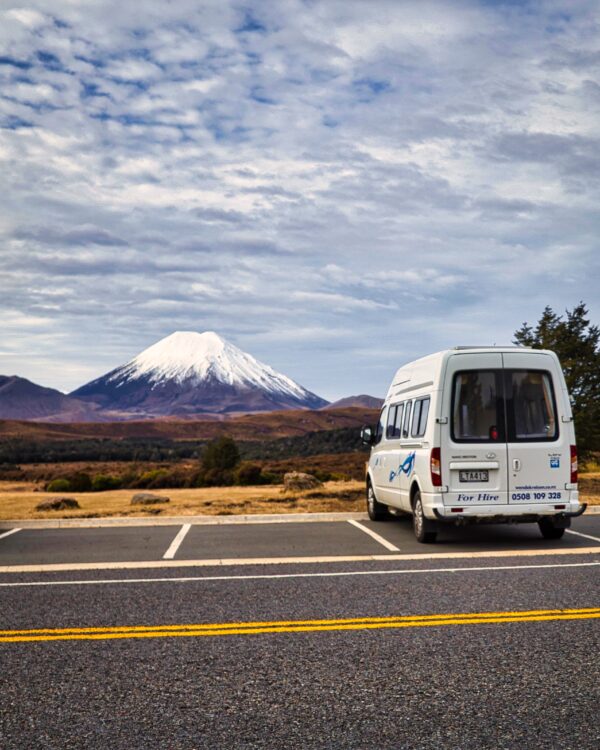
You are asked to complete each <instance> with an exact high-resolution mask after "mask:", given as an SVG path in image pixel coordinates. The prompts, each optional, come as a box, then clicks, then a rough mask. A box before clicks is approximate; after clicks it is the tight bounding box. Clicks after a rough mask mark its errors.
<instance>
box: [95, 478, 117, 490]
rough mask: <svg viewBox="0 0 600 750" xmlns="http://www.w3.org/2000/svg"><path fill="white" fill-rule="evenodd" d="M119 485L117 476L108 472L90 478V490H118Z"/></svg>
mask: <svg viewBox="0 0 600 750" xmlns="http://www.w3.org/2000/svg"><path fill="white" fill-rule="evenodd" d="M120 486H121V480H120V479H119V477H113V476H111V475H110V474H96V476H95V477H94V478H93V479H92V492H106V491H107V490H118V489H119V487H120Z"/></svg>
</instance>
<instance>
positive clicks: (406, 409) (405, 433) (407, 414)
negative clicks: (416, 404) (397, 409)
mask: <svg viewBox="0 0 600 750" xmlns="http://www.w3.org/2000/svg"><path fill="white" fill-rule="evenodd" d="M411 405H412V401H407V402H406V404H405V405H404V425H403V426H402V437H403V438H407V437H408V428H409V427H410V407H411Z"/></svg>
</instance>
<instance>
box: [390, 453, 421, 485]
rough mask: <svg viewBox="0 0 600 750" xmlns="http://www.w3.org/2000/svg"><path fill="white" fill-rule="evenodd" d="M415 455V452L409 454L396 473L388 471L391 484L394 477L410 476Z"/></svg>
mask: <svg viewBox="0 0 600 750" xmlns="http://www.w3.org/2000/svg"><path fill="white" fill-rule="evenodd" d="M415 455H416V452H415V451H413V452H412V453H409V454H408V456H407V457H406V458H405V459H404V461H403V462H402V463H401V464H400V466H399V467H398V470H397V471H393V470H392V471H390V482H393V481H394V479H395V478H396V477H398V476H400V474H406V476H409V475H410V473H411V471H412V469H413V465H414V463H415Z"/></svg>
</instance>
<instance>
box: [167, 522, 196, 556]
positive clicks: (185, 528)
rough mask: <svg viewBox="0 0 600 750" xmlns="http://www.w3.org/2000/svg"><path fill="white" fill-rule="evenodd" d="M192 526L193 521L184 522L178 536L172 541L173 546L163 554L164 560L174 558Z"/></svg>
mask: <svg viewBox="0 0 600 750" xmlns="http://www.w3.org/2000/svg"><path fill="white" fill-rule="evenodd" d="M191 528H192V524H191V523H184V524H183V526H182V527H181V528H180V529H179V531H178V532H177V536H176V537H175V539H173V541H172V542H171V546H170V547H169V549H168V550H167V551H166V552H165V554H164V555H163V560H172V559H173V558H174V557H175V554H176V553H177V550H178V549H179V545H180V544H181V542H183V540H184V539H185V536H186V534H187V533H188V531H189V530H190V529H191Z"/></svg>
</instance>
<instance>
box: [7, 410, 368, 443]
mask: <svg viewBox="0 0 600 750" xmlns="http://www.w3.org/2000/svg"><path fill="white" fill-rule="evenodd" d="M376 420H377V410H373V409H367V408H360V407H349V408H346V409H327V410H318V411H311V410H295V411H292V410H286V411H277V412H267V413H261V414H245V415H243V416H238V417H230V418H227V419H219V420H217V419H210V418H208V419H207V418H202V419H198V420H192V419H188V420H175V419H155V420H147V421H142V422H96V423H89V422H82V423H61V424H55V423H45V422H33V421H32V422H23V421H15V420H0V440H4V439H14V438H22V439H27V440H74V439H95V440H101V439H103V438H106V439H132V438H149V439H161V438H166V439H171V440H210V439H212V438H214V437H218V436H219V435H231V436H232V437H233V438H234V439H235V440H244V441H255V440H265V439H276V438H281V437H293V436H296V435H306V434H307V433H309V432H320V431H323V430H336V429H341V428H344V427H360V426H361V425H363V424H372V423H373V422H375V421H376Z"/></svg>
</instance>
